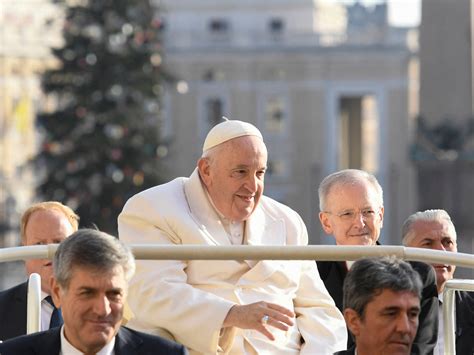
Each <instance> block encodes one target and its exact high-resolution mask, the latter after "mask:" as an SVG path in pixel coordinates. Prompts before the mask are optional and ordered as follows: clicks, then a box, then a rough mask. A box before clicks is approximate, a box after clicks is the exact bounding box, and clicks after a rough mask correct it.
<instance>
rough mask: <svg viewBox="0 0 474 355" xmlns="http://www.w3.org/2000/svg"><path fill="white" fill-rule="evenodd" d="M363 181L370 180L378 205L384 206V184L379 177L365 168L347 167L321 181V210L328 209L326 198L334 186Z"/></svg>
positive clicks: (319, 191) (319, 190) (319, 192)
mask: <svg viewBox="0 0 474 355" xmlns="http://www.w3.org/2000/svg"><path fill="white" fill-rule="evenodd" d="M361 181H366V182H368V183H369V184H370V185H371V186H372V187H373V188H374V189H375V191H376V192H377V196H378V199H379V204H380V205H379V206H378V207H383V190H382V186H380V184H379V182H378V181H377V178H376V177H375V176H374V175H372V174H370V173H368V172H366V171H364V170H358V169H345V170H340V171H336V172H335V173H332V174H330V175H328V176H326V177H325V178H324V179H323V181H321V184H319V188H318V196H319V210H320V211H321V212H324V211H325V210H326V199H327V197H328V194H329V192H330V190H331V188H332V187H333V186H335V185H339V184H341V185H352V184H356V183H359V182H361Z"/></svg>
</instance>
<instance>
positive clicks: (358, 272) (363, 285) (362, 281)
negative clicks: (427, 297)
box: [343, 257, 422, 319]
mask: <svg viewBox="0 0 474 355" xmlns="http://www.w3.org/2000/svg"><path fill="white" fill-rule="evenodd" d="M385 289H389V290H392V291H395V292H401V291H408V292H412V293H413V294H415V295H417V296H418V298H421V290H422V282H421V278H420V275H419V274H418V273H417V272H416V271H415V270H414V269H413V268H412V266H411V265H410V264H409V263H407V262H405V261H403V260H400V259H397V258H395V257H381V258H366V259H360V260H357V261H356V262H355V263H354V264H353V265H352V267H351V269H350V271H349V272H348V273H347V276H346V278H345V280H344V288H343V292H344V309H346V308H351V309H353V310H354V311H356V312H357V314H358V315H359V316H360V317H361V318H362V319H363V318H364V311H365V307H366V306H367V304H368V303H369V302H371V301H372V300H373V298H374V297H376V296H377V295H379V294H380V293H382V291H383V290H385Z"/></svg>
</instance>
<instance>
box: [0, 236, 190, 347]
mask: <svg viewBox="0 0 474 355" xmlns="http://www.w3.org/2000/svg"><path fill="white" fill-rule="evenodd" d="M53 270H54V277H52V278H51V280H50V285H51V290H52V296H53V300H54V303H55V305H56V306H57V307H61V310H62V314H63V318H64V325H63V326H62V327H60V328H59V327H58V328H54V329H50V330H48V331H43V332H39V333H35V334H31V335H25V336H21V337H18V338H13V339H10V340H7V341H6V342H4V343H1V344H0V353H1V354H2V355H16V354H22V355H28V354H38V355H59V354H80V353H83V354H101V355H111V354H115V355H117V354H123V355H128V354H136V355H138V354H140V355H141V354H149V355H151V354H186V353H187V352H186V349H185V348H184V347H183V346H182V345H179V344H176V343H173V342H171V341H169V340H166V339H161V338H159V337H156V336H152V335H149V334H144V333H139V332H136V331H133V330H130V329H128V328H125V327H121V326H120V325H121V321H122V315H123V309H124V305H125V302H126V299H127V289H128V281H129V280H130V278H131V277H132V275H133V273H134V271H135V262H134V258H133V255H132V253H131V251H130V249H129V248H128V247H127V246H125V244H123V243H122V242H120V241H119V240H118V239H116V238H114V237H112V236H110V235H108V234H106V233H103V232H99V231H97V230H93V229H81V230H79V231H77V232H75V233H73V234H72V235H71V236H70V237H69V238H68V239H66V240H65V241H63V242H61V244H60V245H59V247H58V249H57V251H56V253H55V255H54V260H53Z"/></svg>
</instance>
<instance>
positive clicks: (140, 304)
mask: <svg viewBox="0 0 474 355" xmlns="http://www.w3.org/2000/svg"><path fill="white" fill-rule="evenodd" d="M135 207H136V206H135ZM141 215H142V214H141V213H140V211H138V210H134V209H133V208H131V207H130V206H129V207H127V206H126V207H125V208H124V211H123V212H122V213H121V215H120V216H119V236H120V239H121V240H123V241H124V242H126V243H139V244H146V243H153V244H176V243H179V242H180V241H179V240H178V239H176V238H174V237H173V236H170V235H167V234H166V233H164V232H163V231H162V230H160V229H159V228H158V227H157V226H155V225H153V223H152V222H151V221H150V220H146V219H145V218H142V217H141ZM136 264H137V269H136V273H135V275H134V277H133V278H132V280H131V282H130V286H129V294H128V303H129V305H130V308H131V309H132V311H133V313H134V315H135V317H136V319H135V320H134V321H133V322H131V324H133V323H136V324H140V327H139V329H140V330H142V331H149V332H150V333H155V331H154V329H155V330H156V328H164V329H166V330H167V331H168V332H170V333H171V334H172V335H173V336H174V338H175V339H176V341H178V342H180V343H182V344H183V345H184V346H186V347H188V348H190V349H193V350H195V351H197V352H200V353H205V354H209V353H212V354H216V353H218V352H221V351H222V348H227V347H228V346H230V345H231V344H230V345H229V344H228V343H229V341H230V342H231V341H232V336H229V335H230V334H229V333H232V332H233V331H234V329H233V328H223V329H221V326H222V323H223V321H224V319H225V317H226V316H227V313H228V312H229V310H230V308H231V307H232V306H233V305H234V303H233V302H230V301H228V300H225V299H224V298H221V297H219V296H216V295H214V294H212V293H209V292H205V291H202V290H199V289H197V288H195V287H193V286H192V285H190V284H188V283H187V275H186V266H187V262H186V261H176V260H159V261H155V260H146V261H137V262H136Z"/></svg>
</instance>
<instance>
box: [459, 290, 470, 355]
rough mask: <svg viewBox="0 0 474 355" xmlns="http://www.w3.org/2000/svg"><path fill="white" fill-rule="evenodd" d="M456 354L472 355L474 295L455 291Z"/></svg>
mask: <svg viewBox="0 0 474 355" xmlns="http://www.w3.org/2000/svg"><path fill="white" fill-rule="evenodd" d="M455 298H456V354H468V355H472V354H474V293H473V292H466V291H456V292H455Z"/></svg>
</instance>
